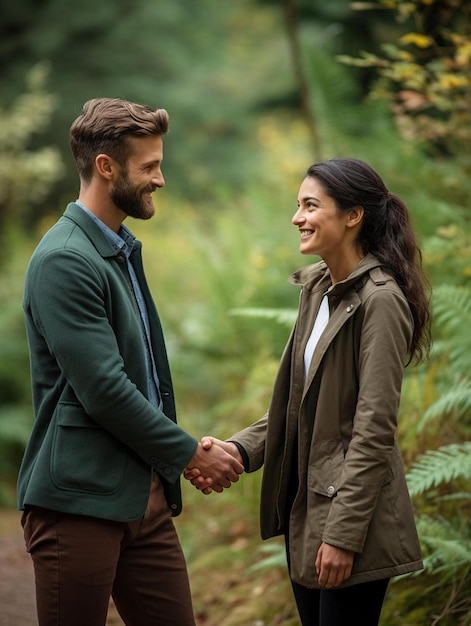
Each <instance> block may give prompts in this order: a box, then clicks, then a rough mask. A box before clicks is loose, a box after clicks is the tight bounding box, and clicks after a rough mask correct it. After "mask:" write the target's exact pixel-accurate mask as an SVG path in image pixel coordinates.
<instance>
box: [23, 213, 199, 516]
mask: <svg viewBox="0 0 471 626" xmlns="http://www.w3.org/2000/svg"><path fill="white" fill-rule="evenodd" d="M130 262H131V263H132V264H133V267H134V269H135V271H136V274H137V276H138V279H139V283H140V285H141V288H142V291H143V295H144V298H145V301H146V305H147V308H148V312H149V320H150V326H151V341H152V350H153V353H154V356H155V360H156V366H157V371H158V373H159V379H160V386H161V395H162V398H163V402H164V407H163V412H162V411H159V410H158V409H156V408H154V407H153V406H152V405H151V404H150V403H149V402H148V400H147V397H146V396H147V393H148V392H147V370H146V359H145V347H144V342H143V338H142V325H141V320H140V316H139V310H138V308H137V305H136V302H135V298H134V295H133V292H132V287H131V281H130V277H129V274H128V271H127V268H126V262H125V258H124V255H123V253H122V252H120V251H119V250H115V249H114V247H113V246H112V244H111V243H110V242H109V241H108V239H107V238H106V236H105V235H104V233H103V232H102V231H101V230H100V228H99V226H98V225H97V224H96V223H95V222H94V221H93V220H92V219H91V217H90V216H89V215H87V214H86V213H85V211H83V210H82V209H81V208H80V207H78V206H77V205H75V204H69V206H68V207H67V210H66V212H65V213H64V215H63V216H62V217H61V218H60V220H59V221H58V222H57V224H56V225H55V226H53V227H52V228H51V229H50V230H49V232H48V233H46V235H45V236H44V237H43V239H42V241H41V242H40V243H39V245H38V247H37V249H36V251H35V252H34V254H33V256H32V258H31V260H30V264H29V267H28V270H27V274H26V282H25V292H24V312H25V318H26V329H27V335H28V342H29V348H30V360H31V381H32V394H33V406H34V417H35V420H34V425H33V429H32V433H31V436H30V439H29V442H28V445H27V448H26V452H25V455H24V458H23V463H22V466H21V470H20V475H19V480H18V501H19V508H20V509H23V508H24V507H25V505H36V506H41V507H45V508H49V509H53V510H57V511H63V512H68V513H76V514H83V515H90V516H94V517H100V518H105V519H110V520H115V521H130V520H135V519H138V518H139V517H140V516H142V515H143V513H144V511H145V508H146V505H147V501H148V496H149V491H150V485H151V473H152V468H154V469H155V471H157V472H158V473H159V475H160V477H161V479H162V482H163V484H164V489H165V492H166V496H167V502H168V504H169V507H170V508H171V510H172V512H173V514H174V515H176V514H178V513H179V512H180V510H181V493H180V484H179V476H180V474H181V472H182V470H183V469H184V468H185V466H186V465H187V463H188V461H189V460H190V458H191V457H192V456H193V454H194V451H195V449H196V445H197V442H196V440H195V439H194V438H193V437H191V436H190V435H188V434H187V433H186V432H185V431H183V430H182V429H181V428H180V427H179V426H178V425H177V424H176V415H175V402H174V395H173V388H172V380H171V376H170V369H169V365H168V360H167V354H166V350H165V344H164V338H163V334H162V329H161V325H160V321H159V318H158V315H157V311H156V309H155V306H154V303H153V302H152V298H151V295H150V293H149V289H148V287H147V283H146V280H145V277H144V271H143V267H142V260H141V244H140V242H138V241H136V242H135V244H134V249H133V252H132V253H131V257H130Z"/></svg>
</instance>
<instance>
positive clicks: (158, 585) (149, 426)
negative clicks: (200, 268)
mask: <svg viewBox="0 0 471 626" xmlns="http://www.w3.org/2000/svg"><path fill="white" fill-rule="evenodd" d="M167 128H168V115H167V112H166V111H165V110H164V109H157V110H155V111H154V110H152V109H151V108H149V107H147V106H143V105H139V104H134V103H131V102H126V101H123V100H119V99H110V98H99V99H94V100H90V101H89V102H87V103H86V104H85V105H84V107H83V111H82V114H81V115H80V116H79V117H78V118H77V119H76V120H75V122H74V123H73V125H72V127H71V130H70V140H71V147H72V152H73V154H74V157H75V160H76V164H77V169H78V173H79V177H80V193H79V197H78V200H77V201H76V202H74V203H71V204H69V205H68V207H67V209H66V211H65V213H64V215H63V216H62V217H61V218H60V219H59V221H58V222H57V223H56V224H55V225H54V226H53V227H52V228H51V229H50V230H49V231H48V232H47V233H46V235H45V236H44V237H43V239H42V240H41V242H40V243H39V245H38V247H37V249H36V251H35V252H34V254H33V256H32V258H31V261H30V264H29V267H28V270H27V274H26V282H25V294H24V311H25V318H26V328H27V335H28V343H29V348H30V360H31V380H32V394H33V406H34V411H35V422H34V426H33V429H32V433H31V437H30V440H29V442H28V445H27V448H26V451H25V455H24V459H23V463H22V466H21V470H20V475H19V480H18V495H19V508H20V509H22V510H24V514H23V519H22V524H23V527H24V532H25V541H26V547H27V550H28V552H30V553H31V556H32V559H33V563H34V569H35V578H36V598H37V610H38V617H39V624H40V626H52V625H54V626H79V625H80V626H103V625H104V624H105V622H106V615H107V610H108V603H109V598H110V595H112V596H113V599H114V602H115V604H116V607H117V609H118V611H119V613H120V615H121V617H122V618H123V620H124V622H125V623H126V624H127V625H129V626H144V625H145V626H152V625H154V624H155V625H159V626H194V618H193V610H192V604H191V597H190V591H189V584H188V576H187V571H186V565H185V561H184V557H183V554H182V551H181V547H180V544H179V541H178V538H177V536H176V532H175V529H174V525H173V521H172V519H171V517H172V515H178V514H179V513H180V511H181V493H180V485H179V477H180V474H181V472H182V471H183V469H184V468H185V467H190V468H191V467H195V468H198V470H199V472H201V475H202V476H205V477H207V478H208V479H209V481H210V482H212V484H213V485H214V488H215V489H216V491H218V490H219V491H221V490H222V489H223V488H224V487H228V486H230V484H231V482H234V481H236V480H238V476H239V474H240V473H241V472H242V471H243V467H242V465H241V464H240V463H238V462H237V461H236V460H235V459H233V457H232V456H231V455H229V454H227V453H226V452H224V451H223V450H222V449H221V448H219V447H218V446H213V447H212V448H211V449H210V450H208V451H206V450H203V448H202V447H201V445H200V444H198V443H197V441H196V439H194V438H193V437H192V436H190V435H189V434H188V433H186V432H185V431H184V430H182V429H181V428H180V427H179V426H178V425H177V424H176V416H175V403H174V395H173V388H172V381H171V376H170V370H169V365H168V361H167V355H166V350H165V344H164V338H163V335H162V329H161V326H160V321H159V318H158V315H157V311H156V309H155V306H154V304H153V302H152V298H151V295H150V292H149V288H148V286H147V283H146V279H145V276H144V270H143V266H142V260H141V244H140V242H138V241H136V240H135V238H134V236H133V235H132V233H131V232H130V231H129V230H128V229H127V228H126V227H125V226H124V225H123V221H124V220H125V219H126V217H127V216H132V217H134V218H138V219H149V218H151V217H152V216H153V214H154V211H155V209H154V204H153V199H152V194H153V192H154V191H155V190H156V189H159V188H161V187H163V186H164V178H163V175H162V171H161V164H162V158H163V146H162V136H163V135H164V134H165V133H166V132H167Z"/></svg>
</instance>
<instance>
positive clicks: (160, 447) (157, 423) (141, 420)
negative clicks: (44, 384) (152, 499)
mask: <svg viewBox="0 0 471 626" xmlns="http://www.w3.org/2000/svg"><path fill="white" fill-rule="evenodd" d="M109 289H110V285H109V284H108V283H107V282H106V280H105V278H104V276H103V274H102V273H101V272H100V271H99V270H98V269H97V268H96V267H95V266H94V264H93V263H91V262H90V260H89V259H88V258H87V257H86V256H85V255H82V254H81V253H79V252H77V251H74V250H67V249H65V250H64V249H61V250H54V251H52V252H49V253H48V254H46V255H45V256H44V257H42V258H41V259H40V260H39V261H38V262H36V264H35V265H34V266H33V267H32V268H31V272H30V275H29V278H28V289H27V292H28V299H27V301H26V304H27V306H28V308H29V311H28V315H29V317H30V318H31V320H32V323H33V324H34V326H35V328H36V330H37V333H38V335H39V336H42V338H43V340H44V343H45V345H47V349H48V350H49V352H50V353H51V354H52V355H53V360H52V361H51V362H54V363H56V367H57V371H56V372H53V371H51V372H50V376H49V378H50V380H53V379H54V378H55V379H57V380H61V379H62V380H63V381H67V383H68V384H69V385H70V386H71V387H72V389H73V391H74V394H75V396H76V397H77V399H78V401H79V402H80V404H81V405H82V407H83V408H84V410H85V411H86V413H87V415H88V416H89V417H90V418H91V419H93V420H95V421H96V422H97V423H98V424H99V425H100V426H101V427H102V428H104V429H106V430H107V431H109V432H110V433H111V434H112V435H114V436H115V437H116V438H117V439H119V440H120V441H121V442H123V443H124V444H126V445H127V446H129V447H130V448H132V449H133V450H134V451H135V452H136V453H137V454H138V455H139V456H140V457H141V458H142V459H143V460H144V461H145V462H147V463H148V464H149V465H154V464H155V462H156V460H157V459H158V460H159V462H160V463H164V464H165V466H166V468H169V470H167V473H166V476H165V478H166V479H167V480H169V481H171V482H173V481H176V480H177V479H178V477H179V475H180V474H181V472H182V470H183V469H184V467H185V466H186V465H187V463H188V461H189V460H190V459H191V457H192V456H193V454H194V451H195V449H196V446H197V442H196V440H195V439H194V438H193V437H191V436H190V435H189V434H187V433H186V432H185V431H184V430H183V429H182V428H180V427H179V426H178V425H177V424H175V423H174V422H173V421H172V420H171V419H169V418H168V417H167V416H166V415H165V414H164V413H162V412H161V411H159V410H158V409H156V408H154V407H153V406H152V405H151V404H150V403H149V402H148V400H147V399H146V397H145V396H144V394H143V393H142V392H141V391H139V389H138V388H137V386H136V383H135V382H134V381H133V380H131V378H130V377H129V375H128V373H127V371H126V364H125V363H124V360H123V357H122V354H121V351H120V345H119V343H118V338H117V335H116V332H115V329H114V328H113V327H112V323H111V321H110V311H109V310H107V308H106V306H105V301H106V300H107V299H108V301H113V299H112V297H111V295H110V294H109V293H108V292H109ZM115 305H116V306H120V305H124V306H125V305H126V303H125V302H121V303H119V302H117V303H115ZM129 332H130V333H132V332H134V333H136V332H137V335H136V336H137V337H139V334H140V330H137V331H136V329H134V330H132V329H130V331H129ZM141 344H142V342H141V341H140V340H138V341H137V342H136V343H135V359H137V360H139V359H140V360H141V361H142V362H144V359H143V352H142V350H143V347H142V345H141ZM141 352H142V354H141ZM57 384H60V383H57Z"/></svg>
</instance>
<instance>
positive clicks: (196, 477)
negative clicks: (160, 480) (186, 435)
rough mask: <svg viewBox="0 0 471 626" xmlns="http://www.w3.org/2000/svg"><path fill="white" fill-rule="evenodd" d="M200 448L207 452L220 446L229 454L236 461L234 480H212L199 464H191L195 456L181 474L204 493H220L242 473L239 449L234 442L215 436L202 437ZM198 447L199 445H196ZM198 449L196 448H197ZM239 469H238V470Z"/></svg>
mask: <svg viewBox="0 0 471 626" xmlns="http://www.w3.org/2000/svg"><path fill="white" fill-rule="evenodd" d="M200 445H201V448H202V449H203V451H204V452H209V451H210V450H211V448H213V447H214V448H221V450H222V451H224V452H225V453H226V454H229V455H231V457H233V460H235V462H236V464H237V465H236V469H235V471H236V472H237V477H236V478H235V480H233V479H232V478H231V479H230V481H229V482H228V481H227V480H226V481H224V482H221V481H216V482H215V481H214V479H213V478H212V477H211V476H209V475H208V474H207V473H205V471H204V470H203V468H202V467H201V466H200V465H197V463H195V465H194V466H193V461H194V459H195V457H193V459H192V460H191V462H190V464H189V465H188V467H187V468H186V469H185V471H184V473H183V475H184V477H185V478H186V479H187V480H189V481H190V482H191V484H192V485H193V486H194V487H196V488H197V489H199V490H200V491H202V493H204V494H205V495H209V494H210V493H212V492H213V491H217V492H218V493H221V491H223V489H224V488H225V489H227V488H229V487H230V486H231V484H232V482H236V481H238V480H239V474H242V472H243V471H244V466H243V464H242V457H241V455H240V452H239V449H238V448H237V446H236V445H235V443H231V442H229V441H221V440H220V439H216V438H215V437H203V438H202V439H201V444H200ZM198 447H199V446H198ZM197 451H198V450H197ZM239 470H240V471H239Z"/></svg>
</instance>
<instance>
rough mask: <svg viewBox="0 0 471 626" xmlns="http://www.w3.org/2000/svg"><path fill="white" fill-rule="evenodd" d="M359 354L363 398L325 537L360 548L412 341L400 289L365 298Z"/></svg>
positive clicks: (385, 474)
mask: <svg viewBox="0 0 471 626" xmlns="http://www.w3.org/2000/svg"><path fill="white" fill-rule="evenodd" d="M362 315H363V319H362V327H361V334H360V348H359V355H358V400H357V405H356V410H355V414H354V417H353V431H352V438H351V441H350V443H349V447H348V450H347V451H346V454H345V460H344V464H343V469H342V473H341V476H340V480H339V483H338V489H337V493H336V495H335V497H334V498H333V500H332V505H331V507H330V511H329V515H328V518H327V523H326V525H325V529H324V533H323V537H322V539H323V541H325V542H326V543H330V544H332V545H336V546H338V547H342V548H345V549H349V550H353V551H354V552H361V551H362V549H363V545H364V542H365V539H366V534H367V531H368V527H369V524H370V521H371V518H372V516H373V514H374V511H375V506H376V502H377V499H378V497H379V494H380V491H381V489H382V488H383V485H384V484H385V483H386V482H387V481H388V480H389V479H390V471H391V470H390V467H391V459H392V454H393V451H394V449H395V447H396V445H397V444H396V438H397V415H398V410H399V402H400V394H401V386H402V379H403V372H404V364H405V361H406V357H407V353H408V349H409V346H410V341H411V337H412V328H413V325H412V317H411V313H410V309H409V306H408V303H407V301H406V299H405V298H404V296H403V295H402V294H401V293H400V292H399V291H397V290H394V289H391V288H389V287H387V286H386V287H385V288H383V289H378V290H375V291H374V292H372V293H371V294H370V295H369V297H368V298H367V299H366V300H365V301H364V303H363V311H362Z"/></svg>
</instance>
